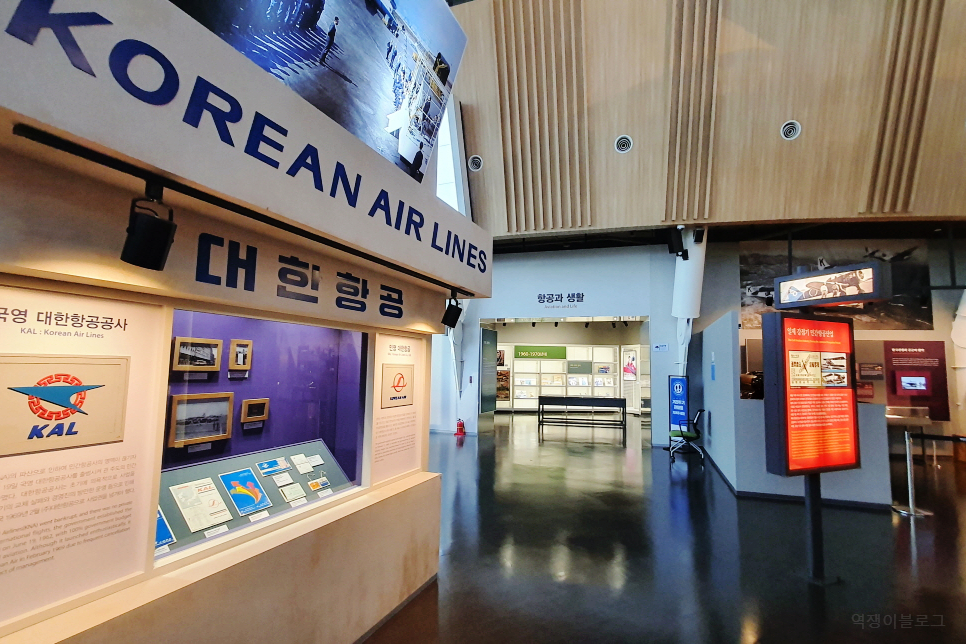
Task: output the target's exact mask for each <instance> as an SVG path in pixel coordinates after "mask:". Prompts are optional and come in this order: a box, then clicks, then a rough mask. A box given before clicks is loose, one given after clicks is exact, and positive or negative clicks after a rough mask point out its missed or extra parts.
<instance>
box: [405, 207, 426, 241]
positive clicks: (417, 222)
mask: <svg viewBox="0 0 966 644" xmlns="http://www.w3.org/2000/svg"><path fill="white" fill-rule="evenodd" d="M422 227H423V213H421V212H419V211H418V210H416V209H415V208H413V207H412V206H410V207H409V213H408V214H407V215H406V234H407V235H408V234H409V233H410V231H412V232H413V233H414V234H415V235H416V240H417V241H423V238H422V237H421V236H420V235H419V229H420V228H422Z"/></svg>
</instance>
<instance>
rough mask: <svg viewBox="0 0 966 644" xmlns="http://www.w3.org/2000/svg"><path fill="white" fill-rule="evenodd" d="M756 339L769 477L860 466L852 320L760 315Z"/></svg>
mask: <svg viewBox="0 0 966 644" xmlns="http://www.w3.org/2000/svg"><path fill="white" fill-rule="evenodd" d="M762 342H763V347H764V351H763V352H764V371H765V392H766V393H765V453H766V466H767V470H768V472H770V473H771V474H778V475H780V476H792V475H798V474H813V473H821V472H832V471H837V470H845V469H854V468H858V467H860V458H859V431H858V413H857V409H856V390H855V380H854V377H853V376H854V374H855V355H854V354H855V351H854V346H855V342H854V340H853V331H852V321H851V319H848V318H835V317H824V316H823V317H817V316H806V315H798V314H790V313H766V314H764V315H762Z"/></svg>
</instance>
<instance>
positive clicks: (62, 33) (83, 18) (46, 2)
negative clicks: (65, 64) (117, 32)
mask: <svg viewBox="0 0 966 644" xmlns="http://www.w3.org/2000/svg"><path fill="white" fill-rule="evenodd" d="M53 6H54V0H22V1H21V3H20V4H19V5H17V10H16V11H14V12H13V17H12V18H11V19H10V24H8V25H7V29H6V31H7V33H8V34H10V35H11V36H13V37H14V38H19V39H20V40H22V41H24V42H25V43H27V44H28V45H32V44H34V42H36V40H37V36H38V35H40V32H41V31H42V30H44V29H50V30H51V31H53V32H54V35H55V36H57V42H59V43H60V46H61V47H62V48H63V50H64V53H65V54H67V59H68V60H70V64H71V65H73V66H74V67H76V68H77V69H79V70H81V71H82V72H86V73H88V74H90V75H91V76H94V75H95V74H94V70H93V69H92V68H91V64H90V63H89V62H87V56H85V55H84V52H82V51H81V48H80V45H78V44H77V40H76V39H75V38H74V34H73V33H71V31H70V29H71V27H91V26H94V25H110V24H112V23H111V21H110V20H108V19H107V18H105V17H104V16H102V15H101V14H99V13H94V12H93V11H79V12H73V13H50V9H51V8H52V7H53Z"/></svg>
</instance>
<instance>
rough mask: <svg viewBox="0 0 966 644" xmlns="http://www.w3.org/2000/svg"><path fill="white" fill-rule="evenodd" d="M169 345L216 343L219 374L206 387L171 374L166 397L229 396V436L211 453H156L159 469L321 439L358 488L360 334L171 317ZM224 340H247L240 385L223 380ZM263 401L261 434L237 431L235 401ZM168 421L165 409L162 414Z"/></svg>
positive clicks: (225, 318) (209, 316)
mask: <svg viewBox="0 0 966 644" xmlns="http://www.w3.org/2000/svg"><path fill="white" fill-rule="evenodd" d="M173 334H174V336H175V337H190V338H212V339H220V340H221V341H222V342H223V352H224V355H223V356H222V364H221V370H220V371H218V372H216V373H210V374H208V379H207V380H190V381H186V380H184V377H183V374H182V373H181V372H172V374H171V376H170V379H169V383H170V384H169V387H168V392H169V393H170V394H191V393H216V392H228V391H231V392H234V394H235V411H234V419H233V427H232V436H231V438H230V439H229V440H221V441H214V442H213V443H211V445H212V449H210V450H206V451H202V452H194V453H188V451H187V448H178V449H173V448H168V447H166V448H165V450H164V457H163V461H162V469H169V468H172V467H181V466H184V465H193V464H195V463H202V462H208V461H212V460H215V459H219V458H227V457H230V456H240V455H242V454H248V453H251V452H258V451H261V450H266V449H272V448H276V447H282V446H285V445H290V444H292V443H300V442H304V441H310V440H316V439H322V440H323V441H325V444H326V446H328V448H329V450H330V451H331V452H332V454H333V455H334V456H335V458H336V460H337V461H338V462H339V465H340V466H341V467H342V470H343V471H344V472H345V474H346V476H347V477H348V478H349V480H350V481H356V482H358V475H359V458H360V456H361V454H362V428H363V418H364V416H363V414H364V411H363V408H364V398H365V390H364V388H363V382H364V378H363V356H364V353H365V349H366V346H365V342H366V340H365V334H363V333H360V332H358V331H340V330H337V329H328V328H323V327H314V326H307V325H303V324H291V323H287V322H270V321H267V320H255V319H251V318H243V317H236V316H230V315H216V314H213V313H197V312H193V311H178V310H176V311H175V312H174V330H173ZM232 340H251V341H252V343H253V347H252V361H251V364H252V368H251V370H250V371H249V372H248V378H246V379H243V380H242V379H235V378H232V379H229V378H228V356H227V352H228V350H229V347H230V346H231V341H232ZM251 398H268V399H270V401H271V403H270V406H269V417H268V420H267V421H266V422H265V427H264V428H263V429H261V430H255V431H251V430H242V429H241V420H240V419H241V406H242V401H243V400H247V399H251ZM168 413H169V414H170V403H169V410H168Z"/></svg>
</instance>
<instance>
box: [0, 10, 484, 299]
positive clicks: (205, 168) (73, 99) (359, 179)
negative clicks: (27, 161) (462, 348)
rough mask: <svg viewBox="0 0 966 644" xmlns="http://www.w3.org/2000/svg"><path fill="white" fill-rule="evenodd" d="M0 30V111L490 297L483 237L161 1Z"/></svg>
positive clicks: (427, 190) (26, 16)
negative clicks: (18, 116) (5, 110)
mask: <svg viewBox="0 0 966 644" xmlns="http://www.w3.org/2000/svg"><path fill="white" fill-rule="evenodd" d="M0 27H2V30H0V60H3V62H4V64H3V65H2V66H0V108H6V109H7V110H10V111H12V112H14V113H16V114H20V115H24V116H26V117H28V118H30V119H36V120H37V121H40V122H41V123H43V124H46V125H49V126H52V127H53V128H56V129H58V130H61V131H63V132H67V133H69V134H70V135H71V136H72V137H74V138H76V139H78V140H80V142H92V143H94V144H95V146H97V147H103V148H107V149H109V150H116V151H117V152H119V153H120V154H121V155H124V156H127V157H130V158H133V159H137V160H139V161H140V162H141V163H142V164H143V165H145V166H146V167H148V168H150V169H154V170H156V171H159V172H162V173H164V174H165V175H167V176H173V177H178V178H180V179H181V180H183V181H185V182H188V183H191V184H195V185H200V186H203V187H205V188H206V189H207V190H209V191H211V192H213V193H216V194H219V195H224V196H227V197H228V198H229V199H231V200H233V201H235V202H238V203H241V204H245V205H250V206H252V207H254V208H256V209H259V210H261V211H263V212H265V213H269V214H270V215H271V216H272V217H274V218H276V219H278V220H282V221H285V222H288V223H293V224H296V225H298V226H300V227H303V228H307V229H310V230H313V231H317V232H318V233H320V234H322V235H324V236H326V237H328V238H331V239H336V240H339V241H341V242H344V243H346V244H347V245H349V246H352V247H354V248H356V249H358V250H362V251H365V252H367V253H370V254H374V255H377V256H379V257H381V258H383V259H386V260H390V261H392V262H395V263H397V264H399V265H402V266H405V267H407V268H409V269H412V270H415V271H418V272H419V273H422V274H425V275H429V276H432V277H434V278H437V279H439V280H442V281H443V282H445V283H447V284H451V285H454V286H457V287H460V288H463V289H466V290H467V291H469V292H471V293H474V294H477V295H483V296H488V295H489V294H490V273H491V271H490V266H491V261H492V238H491V237H490V235H488V234H487V233H486V232H485V231H483V230H482V229H481V228H479V227H478V226H476V225H475V224H473V222H472V221H470V220H469V219H467V218H466V217H463V216H462V215H460V214H459V213H458V212H456V211H454V210H452V209H451V208H450V207H449V206H447V205H446V204H445V203H443V202H442V201H441V200H439V199H437V198H436V196H435V193H434V190H433V189H432V187H429V186H420V185H419V184H417V183H416V182H415V181H413V180H412V178H410V177H409V176H407V175H406V174H405V173H403V172H399V170H398V169H397V168H396V167H394V165H393V164H392V163H391V162H390V161H387V160H386V159H384V158H383V157H382V156H380V155H379V153H377V152H376V151H374V150H373V149H371V148H369V147H368V146H367V145H365V144H364V143H362V142H361V141H360V140H359V139H357V138H356V137H355V136H353V135H352V134H350V133H349V132H347V131H346V130H345V129H343V128H342V127H341V126H340V125H338V124H337V123H335V122H334V121H333V120H332V119H331V118H329V117H328V116H326V115H325V114H323V113H322V112H320V111H319V110H318V109H316V108H315V107H313V106H312V105H311V104H310V103H309V102H307V101H306V100H304V99H303V98H302V97H301V96H299V95H298V94H296V93H295V92H294V91H292V90H291V89H290V88H288V87H286V86H285V85H284V84H283V83H280V82H279V81H278V79H276V78H274V77H273V76H272V75H271V74H268V73H266V72H265V71H264V70H262V69H259V67H258V66H257V65H255V64H254V63H253V62H252V61H250V60H248V59H247V58H246V57H245V56H244V55H243V54H242V53H240V52H239V51H236V50H235V49H234V48H233V47H232V46H231V45H230V44H228V43H227V42H225V41H223V40H221V39H220V38H219V37H218V36H216V35H215V34H213V33H212V32H211V31H209V30H208V29H207V28H205V27H204V26H202V25H201V24H199V23H198V22H197V21H196V20H194V19H192V18H191V17H190V16H189V15H187V14H186V13H184V12H183V11H181V10H180V9H179V8H178V7H176V6H175V5H174V4H173V3H171V2H169V1H168V0H72V1H71V2H56V3H53V2H50V1H44V0H11V1H10V2H4V3H3V4H2V5H0ZM338 82H342V81H341V80H340V81H338ZM6 116H7V118H9V119H12V120H14V121H16V120H18V119H17V117H16V115H15V114H14V115H11V114H8V115H6ZM4 136H10V135H9V134H7V133H4ZM8 145H9V142H8ZM31 149H33V148H31Z"/></svg>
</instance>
